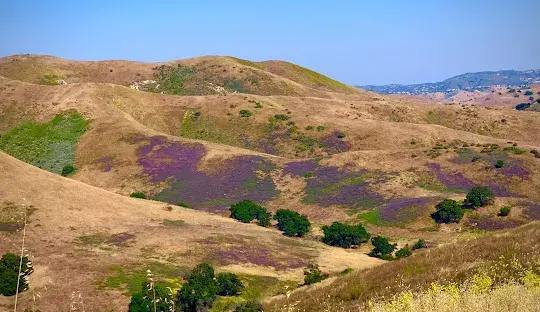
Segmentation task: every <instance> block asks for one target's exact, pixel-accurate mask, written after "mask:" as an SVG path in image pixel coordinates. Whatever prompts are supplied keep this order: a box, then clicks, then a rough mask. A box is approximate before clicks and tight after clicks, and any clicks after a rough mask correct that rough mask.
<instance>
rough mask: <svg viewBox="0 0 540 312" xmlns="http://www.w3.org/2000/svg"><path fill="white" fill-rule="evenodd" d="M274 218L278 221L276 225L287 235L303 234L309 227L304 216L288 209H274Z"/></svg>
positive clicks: (309, 224)
mask: <svg viewBox="0 0 540 312" xmlns="http://www.w3.org/2000/svg"><path fill="white" fill-rule="evenodd" d="M274 219H275V220H277V221H278V224H277V227H278V228H279V229H280V230H281V231H282V232H283V234H285V235H287V236H300V237H301V236H304V234H306V233H308V232H309V229H310V227H311V223H310V222H309V220H308V219H307V217H306V216H304V215H301V214H299V213H298V212H296V211H292V210H288V209H279V210H278V211H276V214H275V215H274Z"/></svg>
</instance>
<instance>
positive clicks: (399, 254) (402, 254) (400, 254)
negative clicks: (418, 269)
mask: <svg viewBox="0 0 540 312" xmlns="http://www.w3.org/2000/svg"><path fill="white" fill-rule="evenodd" d="M410 255H412V251H411V250H410V249H409V247H407V246H405V247H403V248H401V249H399V250H398V251H396V259H401V258H407V257H409V256H410Z"/></svg>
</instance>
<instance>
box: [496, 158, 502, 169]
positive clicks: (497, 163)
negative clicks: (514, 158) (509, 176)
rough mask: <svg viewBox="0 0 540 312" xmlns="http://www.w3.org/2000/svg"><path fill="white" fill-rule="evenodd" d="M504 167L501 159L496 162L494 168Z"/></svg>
mask: <svg viewBox="0 0 540 312" xmlns="http://www.w3.org/2000/svg"><path fill="white" fill-rule="evenodd" d="M502 167H504V161H503V160H502V159H499V160H497V162H496V163H495V168H502Z"/></svg>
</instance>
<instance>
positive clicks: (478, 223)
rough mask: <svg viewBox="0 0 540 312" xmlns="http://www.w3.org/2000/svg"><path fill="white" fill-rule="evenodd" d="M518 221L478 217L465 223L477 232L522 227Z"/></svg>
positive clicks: (504, 218)
mask: <svg viewBox="0 0 540 312" xmlns="http://www.w3.org/2000/svg"><path fill="white" fill-rule="evenodd" d="M522 224H523V222H522V221H519V220H513V219H507V218H506V217H479V218H471V219H469V221H468V222H467V225H468V226H473V227H475V228H477V229H479V230H484V231H494V230H504V229H511V228H515V227H518V226H520V225H522Z"/></svg>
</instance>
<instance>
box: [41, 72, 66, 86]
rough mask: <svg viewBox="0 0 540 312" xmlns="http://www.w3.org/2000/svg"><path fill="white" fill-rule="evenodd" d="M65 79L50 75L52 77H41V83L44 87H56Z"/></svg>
mask: <svg viewBox="0 0 540 312" xmlns="http://www.w3.org/2000/svg"><path fill="white" fill-rule="evenodd" d="M64 79H65V78H64V77H61V76H58V75H54V74H50V75H44V76H43V77H41V79H40V80H39V82H40V83H41V84H44V85H50V86H55V85H59V84H61V82H60V81H61V80H64Z"/></svg>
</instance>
